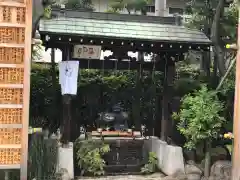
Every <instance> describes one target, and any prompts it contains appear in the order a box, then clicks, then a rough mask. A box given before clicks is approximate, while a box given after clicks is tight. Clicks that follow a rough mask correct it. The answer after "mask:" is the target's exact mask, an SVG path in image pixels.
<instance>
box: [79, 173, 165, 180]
mask: <svg viewBox="0 0 240 180" xmlns="http://www.w3.org/2000/svg"><path fill="white" fill-rule="evenodd" d="M161 177H164V175H163V174H160V173H156V174H152V175H147V176H139V175H136V176H135V175H122V176H106V177H96V178H93V177H81V178H79V180H161Z"/></svg>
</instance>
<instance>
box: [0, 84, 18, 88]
mask: <svg viewBox="0 0 240 180" xmlns="http://www.w3.org/2000/svg"><path fill="white" fill-rule="evenodd" d="M0 88H23V84H0Z"/></svg>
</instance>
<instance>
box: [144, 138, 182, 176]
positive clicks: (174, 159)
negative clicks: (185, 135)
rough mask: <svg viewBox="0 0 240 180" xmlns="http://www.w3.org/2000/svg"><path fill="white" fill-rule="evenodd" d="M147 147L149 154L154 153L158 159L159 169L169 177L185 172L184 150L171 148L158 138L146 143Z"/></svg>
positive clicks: (175, 147) (176, 147) (177, 147)
mask: <svg viewBox="0 0 240 180" xmlns="http://www.w3.org/2000/svg"><path fill="white" fill-rule="evenodd" d="M145 147H146V148H147V150H148V151H149V152H154V153H156V155H157V158H158V168H159V169H160V170H161V171H162V172H163V173H165V174H166V175H168V176H171V175H173V174H175V173H179V172H182V173H185V172H184V159H183V152H182V148H181V147H179V146H171V145H168V144H167V143H166V142H164V141H161V140H160V139H159V138H157V137H150V139H149V140H146V141H145Z"/></svg>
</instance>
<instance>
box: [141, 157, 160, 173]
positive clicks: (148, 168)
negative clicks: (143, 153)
mask: <svg viewBox="0 0 240 180" xmlns="http://www.w3.org/2000/svg"><path fill="white" fill-rule="evenodd" d="M157 163H158V159H157V155H156V154H155V153H154V152H149V155H148V163H147V164H145V165H144V166H143V167H142V169H141V172H142V173H144V174H150V173H154V172H156V169H157Z"/></svg>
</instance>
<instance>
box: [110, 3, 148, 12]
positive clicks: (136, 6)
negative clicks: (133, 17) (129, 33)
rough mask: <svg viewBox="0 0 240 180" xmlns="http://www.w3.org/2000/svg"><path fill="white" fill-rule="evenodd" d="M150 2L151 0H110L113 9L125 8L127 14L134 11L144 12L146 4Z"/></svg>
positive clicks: (120, 9)
mask: <svg viewBox="0 0 240 180" xmlns="http://www.w3.org/2000/svg"><path fill="white" fill-rule="evenodd" d="M151 2H152V0H111V4H110V6H111V9H112V10H113V11H122V10H124V9H125V10H127V11H128V13H129V14H131V12H136V11H140V12H141V14H146V13H147V11H146V10H147V9H146V8H147V5H148V4H150V3H151Z"/></svg>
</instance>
